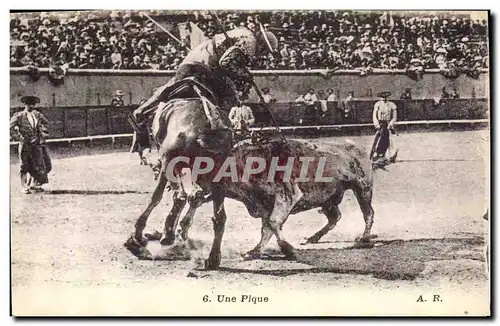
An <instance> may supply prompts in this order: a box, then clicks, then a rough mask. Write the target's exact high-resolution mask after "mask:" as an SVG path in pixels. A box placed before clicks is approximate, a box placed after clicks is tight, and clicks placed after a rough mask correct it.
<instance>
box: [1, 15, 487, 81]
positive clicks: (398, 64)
mask: <svg viewBox="0 0 500 326" xmlns="http://www.w3.org/2000/svg"><path fill="white" fill-rule="evenodd" d="M249 17H252V18H246V17H242V16H241V15H238V14H233V13H229V12H221V13H220V18H221V19H222V21H223V22H224V24H225V26H227V27H228V28H234V27H236V26H239V25H242V26H247V27H250V28H258V24H256V22H257V19H258V20H259V22H262V23H263V24H264V28H265V29H269V30H271V31H273V29H276V30H279V32H280V34H279V35H278V38H279V40H280V51H279V53H278V56H279V57H280V58H279V60H278V61H276V62H274V63H273V62H271V58H268V57H267V58H262V60H256V61H255V62H254V63H252V68H253V69H276V68H277V67H278V66H280V69H314V68H326V67H328V68H330V69H359V70H360V71H361V73H362V74H367V73H370V71H371V69H373V68H386V69H387V68H389V69H410V70H409V72H410V73H414V72H413V71H415V74H416V75H418V74H419V73H418V71H419V70H420V69H422V70H424V71H425V69H435V68H438V69H450V68H449V67H448V64H449V63H450V62H451V60H453V59H456V61H455V62H456V64H458V66H459V68H460V69H465V70H468V69H473V68H474V69H476V70H477V69H479V68H486V67H487V65H488V48H487V40H488V36H487V31H488V26H487V21H486V20H481V21H479V20H477V21H473V20H471V19H469V18H467V17H465V18H463V19H462V18H456V19H454V18H453V17H451V18H447V17H438V16H434V15H430V16H429V17H424V16H423V15H420V16H418V17H405V15H404V14H401V13H399V14H396V13H394V14H391V18H390V19H388V18H387V17H388V16H387V13H384V15H382V16H381V15H379V14H375V13H364V12H363V13H361V12H360V13H357V12H351V13H349V12H342V11H340V12H328V11H311V12H303V13H300V14H295V13H293V14H290V13H288V12H281V13H280V12H276V13H259V14H255V15H253V14H251V15H250V16H249ZM158 19H160V22H161V19H166V20H170V19H173V20H176V17H175V16H167V17H159V18H158ZM178 20H183V21H186V19H185V18H184V17H182V18H179V19H178ZM11 21H17V20H16V19H13V20H11ZM193 22H194V23H195V24H196V25H198V27H199V28H200V29H201V30H202V31H204V32H205V34H206V35H205V36H208V37H209V36H210V35H214V34H215V33H216V32H220V31H219V30H218V28H217V27H216V24H215V22H214V18H213V17H206V18H203V15H199V16H198V17H195V18H194V19H193ZM389 22H390V23H389ZM153 27H154V26H153V25H152V23H151V22H147V19H146V18H143V17H140V16H139V15H135V16H134V17H130V15H128V14H125V15H123V16H121V15H119V14H117V15H115V16H114V17H113V19H112V20H111V21H110V20H105V19H96V18H92V19H91V20H88V19H87V18H71V19H69V20H67V21H65V20H60V19H58V18H57V17H53V18H51V20H49V19H35V20H32V21H30V22H29V24H28V25H27V26H25V25H23V24H20V23H13V24H11V26H10V38H11V43H12V49H11V50H12V51H11V54H10V55H11V60H10V62H11V65H13V66H14V65H16V66H23V65H28V64H31V65H34V66H39V67H48V65H49V63H50V60H46V59H44V58H45V57H46V56H48V57H49V59H52V58H56V57H57V58H59V56H60V55H61V54H63V53H64V54H65V55H66V57H65V60H66V62H68V63H71V66H72V67H73V66H75V63H74V61H77V60H76V59H77V58H79V57H80V55H81V53H84V54H85V55H86V56H87V59H86V60H85V62H83V63H78V65H80V64H83V65H84V66H85V67H87V68H100V69H106V68H102V67H107V65H106V64H104V65H103V62H108V61H109V60H108V59H103V57H104V56H112V55H113V54H114V53H116V50H115V49H116V48H117V47H119V49H120V50H119V53H120V54H121V60H122V62H124V61H125V57H128V58H129V60H132V58H133V57H134V56H139V62H136V63H134V64H133V65H132V67H131V69H142V68H137V67H139V66H141V65H142V66H143V64H144V63H145V62H144V61H143V59H145V56H146V55H147V56H149V58H150V59H151V61H152V62H151V63H150V64H154V65H156V64H158V63H156V62H154V61H155V60H153V59H152V56H154V55H156V56H158V57H160V56H161V55H163V54H165V55H167V56H169V55H171V56H173V57H169V60H170V61H169V64H172V60H173V58H175V57H177V58H179V59H181V60H182V58H184V57H185V56H186V46H187V44H188V40H187V39H185V38H181V42H180V43H173V42H172V43H171V42H170V41H169V40H166V39H165V38H164V35H163V33H161V32H158V31H156V30H155V29H154V28H153ZM158 49H161V50H162V51H164V52H163V53H157V50H158ZM108 50H110V51H111V52H109V53H108V52H107V51H108ZM304 53H305V54H304ZM91 54H94V55H95V60H93V61H92V60H91V61H90V62H89V56H90V55H91ZM476 57H479V60H476V59H475V58H476ZM412 60H413V62H412ZM110 61H111V66H112V68H115V69H117V68H119V66H120V65H119V63H118V62H120V60H119V59H118V58H117V55H113V58H111V60H110ZM419 61H420V62H421V63H422V65H420V63H419ZM279 63H281V65H279ZM122 66H123V65H122ZM149 66H150V65H149V64H148V68H149ZM162 66H164V67H165V65H164V64H162ZM417 67H422V68H417ZM122 69H124V68H122ZM160 69H162V68H160ZM460 69H458V70H460Z"/></svg>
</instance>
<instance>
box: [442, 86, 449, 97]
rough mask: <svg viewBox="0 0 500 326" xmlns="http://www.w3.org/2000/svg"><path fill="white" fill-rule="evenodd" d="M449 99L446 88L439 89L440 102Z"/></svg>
mask: <svg viewBox="0 0 500 326" xmlns="http://www.w3.org/2000/svg"><path fill="white" fill-rule="evenodd" d="M449 98H450V94H449V93H448V92H447V91H446V87H443V88H442V89H441V99H442V100H447V99H449Z"/></svg>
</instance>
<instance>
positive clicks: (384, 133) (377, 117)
mask: <svg viewBox="0 0 500 326" xmlns="http://www.w3.org/2000/svg"><path fill="white" fill-rule="evenodd" d="M377 96H378V97H380V98H382V99H381V100H380V101H378V102H377V103H375V105H374V107H373V125H374V126H375V129H377V132H376V134H375V140H374V142H373V147H372V151H371V155H370V156H371V158H372V159H373V160H374V162H375V163H376V164H381V165H387V164H388V163H389V162H390V163H394V162H395V161H396V156H397V154H398V149H397V148H396V146H395V144H394V137H391V135H394V136H396V135H397V134H396V130H395V129H394V124H395V123H396V120H397V107H396V104H394V102H391V101H388V100H387V98H388V97H389V96H391V92H380V93H378V94H377ZM387 150H389V160H387V158H386V157H385V154H386V152H387Z"/></svg>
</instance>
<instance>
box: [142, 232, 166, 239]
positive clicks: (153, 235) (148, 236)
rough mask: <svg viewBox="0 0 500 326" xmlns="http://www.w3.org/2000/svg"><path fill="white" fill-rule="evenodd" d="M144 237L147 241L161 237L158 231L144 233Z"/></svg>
mask: <svg viewBox="0 0 500 326" xmlns="http://www.w3.org/2000/svg"><path fill="white" fill-rule="evenodd" d="M144 237H145V238H146V239H148V240H149V241H158V240H160V239H161V237H162V233H161V232H158V231H155V232H154V233H145V234H144Z"/></svg>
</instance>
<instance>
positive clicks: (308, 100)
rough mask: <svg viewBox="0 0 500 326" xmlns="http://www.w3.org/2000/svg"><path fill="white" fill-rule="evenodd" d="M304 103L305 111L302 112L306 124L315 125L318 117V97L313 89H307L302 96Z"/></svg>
mask: <svg viewBox="0 0 500 326" xmlns="http://www.w3.org/2000/svg"><path fill="white" fill-rule="evenodd" d="M304 103H305V105H306V110H305V112H304V115H305V117H306V123H311V124H316V123H317V116H318V108H317V105H318V97H317V96H316V94H315V91H314V89H313V88H311V89H309V91H308V92H307V93H306V94H305V95H304Z"/></svg>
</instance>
